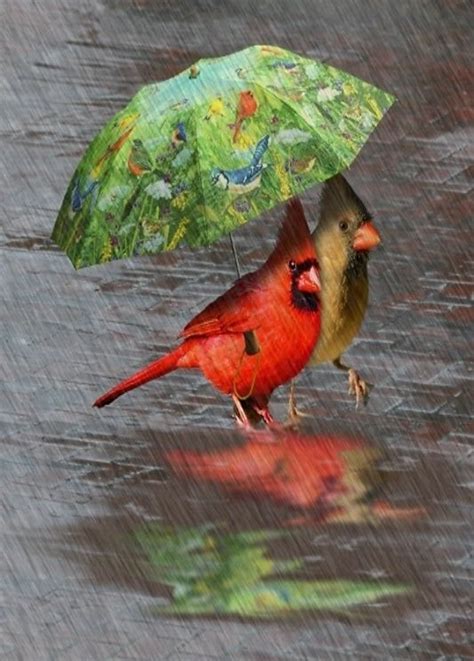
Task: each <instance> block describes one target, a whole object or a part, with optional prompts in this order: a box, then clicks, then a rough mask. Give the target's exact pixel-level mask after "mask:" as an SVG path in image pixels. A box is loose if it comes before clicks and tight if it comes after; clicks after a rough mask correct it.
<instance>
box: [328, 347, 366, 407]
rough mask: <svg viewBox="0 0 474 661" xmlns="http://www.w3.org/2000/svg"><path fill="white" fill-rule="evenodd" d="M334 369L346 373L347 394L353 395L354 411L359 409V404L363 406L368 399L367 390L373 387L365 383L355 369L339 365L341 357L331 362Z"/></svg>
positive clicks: (342, 364)
mask: <svg viewBox="0 0 474 661" xmlns="http://www.w3.org/2000/svg"><path fill="white" fill-rule="evenodd" d="M333 365H334V367H337V369H338V370H344V372H347V375H348V378H349V387H348V389H347V392H348V393H349V395H354V396H355V398H356V409H357V408H359V402H360V401H362V402H363V403H364V405H366V404H367V401H368V399H369V390H370V389H371V388H372V387H373V386H372V384H370V383H366V382H365V381H364V380H363V379H361V378H360V376H359V375H358V374H357V372H356V371H355V369H353V368H352V367H348V366H347V365H344V363H341V357H340V356H339V358H336V360H333Z"/></svg>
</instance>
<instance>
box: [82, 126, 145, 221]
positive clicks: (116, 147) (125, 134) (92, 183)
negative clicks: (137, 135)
mask: <svg viewBox="0 0 474 661" xmlns="http://www.w3.org/2000/svg"><path fill="white" fill-rule="evenodd" d="M139 117H140V115H139V113H133V114H131V115H126V116H125V117H122V118H121V119H119V120H118V121H116V122H114V125H113V126H114V128H115V127H118V128H120V129H121V131H122V133H121V134H120V135H119V137H118V138H117V140H115V141H114V142H113V143H112V144H110V145H108V146H107V148H106V150H105V151H104V153H103V154H102V156H100V158H99V159H98V160H97V162H96V164H95V165H94V167H93V168H92V170H91V171H90V173H89V175H88V176H87V177H86V179H85V181H84V180H81V179H82V178H81V177H79V176H76V177H75V178H74V180H73V186H72V192H71V208H72V210H73V212H74V213H77V212H78V211H80V210H81V209H82V207H83V206H84V202H85V201H86V199H87V198H88V197H89V195H92V194H94V195H95V196H97V192H98V187H99V185H100V175H101V174H102V170H103V169H104V167H105V165H106V164H107V162H108V160H109V159H110V158H111V157H112V156H113V155H114V154H116V153H117V152H118V151H120V149H121V148H122V147H123V145H124V144H125V143H126V142H127V140H128V139H129V137H130V136H131V135H132V133H133V131H134V130H135V126H136V123H137V121H138V118H139Z"/></svg>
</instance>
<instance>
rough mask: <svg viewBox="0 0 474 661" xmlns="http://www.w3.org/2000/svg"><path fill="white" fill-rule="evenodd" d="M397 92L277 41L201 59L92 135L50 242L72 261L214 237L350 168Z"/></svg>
mask: <svg viewBox="0 0 474 661" xmlns="http://www.w3.org/2000/svg"><path fill="white" fill-rule="evenodd" d="M393 100H394V99H393V97H392V96H391V95H389V94H387V93H385V92H384V91H382V90H379V89H378V88H376V87H374V86H373V85H370V84H369V83H366V82H364V81H362V80H360V79H358V78H355V77H354V76H351V75H350V74H348V73H346V72H344V71H340V70H338V69H335V68H333V67H331V66H328V65H326V64H324V63H322V62H318V61H315V60H311V59H308V58H305V57H302V56H300V55H297V54H295V53H291V52H289V51H286V50H284V49H280V48H277V47H273V46H253V47H250V48H247V49H245V50H243V51H240V52H238V53H234V54H231V55H228V56H225V57H220V58H213V59H203V60H200V61H199V63H196V64H195V65H193V66H192V67H190V68H189V69H186V70H185V71H183V72H182V73H181V74H178V75H177V76H175V77H174V78H171V79H169V80H167V81H163V82H160V83H155V84H152V85H148V86H146V87H144V88H143V89H141V90H140V91H139V92H138V94H136V95H135V96H134V97H133V99H132V100H131V101H130V103H129V104H128V105H127V106H126V107H125V108H124V109H123V110H122V111H120V112H119V113H118V114H117V115H116V116H115V117H114V118H113V119H112V120H111V121H110V122H109V123H108V124H107V125H106V126H105V127H104V129H103V130H102V131H101V132H100V133H99V134H98V135H97V137H96V138H95V139H94V140H93V142H92V143H91V144H90V146H89V148H88V149H87V151H86V153H85V155H84V157H83V159H82V160H81V162H80V163H79V166H78V168H77V170H76V173H75V175H74V177H73V179H72V181H71V184H70V186H69V188H68V190H67V192H66V196H65V199H64V202H63V205H62V207H61V210H60V212H59V215H58V218H57V221H56V224H55V227H54V231H53V239H54V240H55V241H56V242H57V243H58V244H59V245H60V246H61V247H62V248H63V249H64V250H65V251H66V252H67V254H68V255H69V257H70V259H71V261H72V262H73V264H74V265H75V266H76V267H81V266H87V265H91V264H96V263H100V262H102V261H107V260H110V259H120V258H123V257H128V256H131V255H136V254H153V253H157V252H161V251H164V250H171V249H173V248H175V247H176V246H178V245H180V244H182V243H185V244H187V245H189V246H191V247H199V246H205V245H209V244H210V243H212V242H213V241H215V240H217V239H218V238H219V237H220V236H222V235H223V234H225V233H227V232H230V231H232V230H233V229H235V228H236V227H239V226H240V225H242V224H243V223H245V222H247V221H248V220H250V219H252V218H255V217H256V216H258V215H260V214H261V213H263V212H264V211H265V210H267V209H271V208H272V207H273V206H275V205H276V204H278V203H280V202H282V201H285V200H286V199H288V198H289V197H291V196H295V195H298V194H299V193H301V192H303V191H304V190H306V189H307V188H308V187H309V186H311V185H313V184H315V183H317V182H320V181H324V180H326V179H327V178H328V177H330V176H332V175H334V174H336V173H337V172H340V171H341V170H343V169H344V168H345V167H347V166H348V165H350V163H351V162H352V161H353V159H354V158H355V157H356V155H357V153H358V152H359V150H360V149H361V147H362V145H363V144H364V142H365V141H366V140H367V138H368V136H369V134H370V133H371V132H372V131H373V129H374V128H375V126H376V125H377V123H378V122H379V121H380V119H381V117H382V116H383V114H384V113H385V112H386V110H387V109H388V108H389V107H390V105H391V104H392V103H393ZM150 227H154V228H155V232H154V233H150V231H149V230H150Z"/></svg>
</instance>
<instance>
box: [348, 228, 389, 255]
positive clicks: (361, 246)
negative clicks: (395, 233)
mask: <svg viewBox="0 0 474 661" xmlns="http://www.w3.org/2000/svg"><path fill="white" fill-rule="evenodd" d="M381 240H382V239H381V237H380V234H379V231H378V230H377V229H376V228H375V226H374V225H372V223H371V222H370V220H367V221H366V222H365V223H362V225H361V226H360V227H359V229H358V230H357V232H356V233H355V237H354V243H353V244H352V247H353V248H354V250H357V252H359V251H364V252H365V251H368V250H373V249H374V248H376V247H377V246H378V245H379V243H380V241H381Z"/></svg>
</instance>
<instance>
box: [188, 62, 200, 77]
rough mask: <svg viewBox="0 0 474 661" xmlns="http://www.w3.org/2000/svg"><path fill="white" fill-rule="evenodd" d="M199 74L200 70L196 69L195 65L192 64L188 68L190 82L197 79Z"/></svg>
mask: <svg viewBox="0 0 474 661" xmlns="http://www.w3.org/2000/svg"><path fill="white" fill-rule="evenodd" d="M200 73H201V69H200V68H199V67H198V65H197V64H192V65H191V66H190V67H189V78H191V80H192V79H194V78H197V77H198V76H199V74H200Z"/></svg>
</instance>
